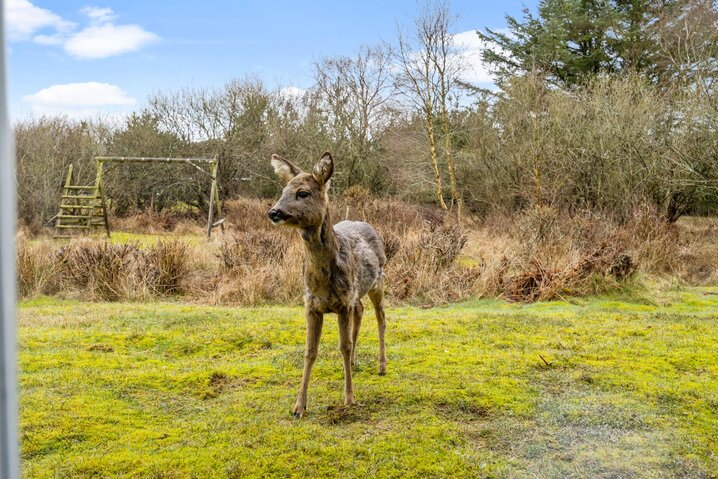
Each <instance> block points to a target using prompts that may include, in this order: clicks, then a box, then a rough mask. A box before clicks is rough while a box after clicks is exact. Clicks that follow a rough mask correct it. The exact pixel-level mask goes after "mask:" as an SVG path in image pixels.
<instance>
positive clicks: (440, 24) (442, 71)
mask: <svg viewBox="0 0 718 479" xmlns="http://www.w3.org/2000/svg"><path fill="white" fill-rule="evenodd" d="M424 15H425V17H428V19H429V20H431V22H432V23H431V25H432V28H433V29H434V30H435V32H436V33H435V36H436V46H435V47H434V48H432V49H431V50H430V54H431V59H432V63H433V66H434V68H435V69H436V73H437V76H438V79H439V91H438V100H439V101H438V104H439V123H440V124H441V134H442V137H443V140H444V158H445V160H446V166H447V167H448V170H449V187H450V191H451V201H452V206H453V205H454V204H455V205H456V215H457V218H458V219H459V221H461V217H462V216H463V208H464V203H463V198H462V196H461V194H460V193H459V187H458V182H457V179H456V165H455V164H454V156H453V154H452V148H451V122H450V118H449V108H448V102H449V98H450V95H451V92H452V90H453V89H454V87H455V86H456V84H457V81H458V80H459V75H460V73H461V64H460V63H459V62H458V61H457V60H458V58H459V56H458V52H457V51H455V50H456V45H455V41H454V34H453V33H451V32H450V29H451V27H452V24H453V22H454V20H455V17H453V16H452V15H451V11H450V9H449V4H448V2H446V1H441V2H438V3H436V4H435V5H434V7H433V9H432V8H431V7H430V6H428V4H427V7H426V9H425V11H424Z"/></svg>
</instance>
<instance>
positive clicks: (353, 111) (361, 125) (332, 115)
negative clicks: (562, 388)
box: [314, 47, 394, 186]
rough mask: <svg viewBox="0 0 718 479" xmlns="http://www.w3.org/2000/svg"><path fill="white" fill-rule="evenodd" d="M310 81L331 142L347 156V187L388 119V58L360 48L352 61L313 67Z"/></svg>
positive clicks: (332, 60)
mask: <svg viewBox="0 0 718 479" xmlns="http://www.w3.org/2000/svg"><path fill="white" fill-rule="evenodd" d="M314 78H315V88H316V90H317V92H318V94H319V96H320V99H321V102H322V103H323V104H324V105H325V108H326V111H327V116H328V122H329V124H330V126H331V130H332V133H333V135H334V140H335V141H336V142H337V143H338V144H339V146H340V148H341V150H344V152H345V153H347V156H348V160H349V168H348V170H347V176H346V179H347V180H346V186H350V185H351V184H353V183H355V181H354V178H355V172H356V170H357V168H359V166H360V163H361V162H363V161H365V160H366V159H367V157H368V156H369V154H370V150H371V146H372V139H373V137H374V136H375V134H376V132H378V131H381V130H382V129H383V128H384V127H385V126H386V124H387V122H388V120H389V118H390V116H391V111H392V108H391V98H392V96H393V89H394V88H393V84H392V81H391V76H390V71H389V56H388V54H387V52H386V51H385V50H384V49H382V48H377V47H363V48H361V49H360V50H359V52H358V53H357V54H356V55H355V56H353V57H346V56H339V57H332V58H325V59H322V60H320V61H318V62H317V63H315V65H314Z"/></svg>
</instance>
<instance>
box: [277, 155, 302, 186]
mask: <svg viewBox="0 0 718 479" xmlns="http://www.w3.org/2000/svg"><path fill="white" fill-rule="evenodd" d="M272 168H274V172H275V173H276V174H277V176H278V177H279V178H280V179H281V180H282V181H284V182H285V183H289V182H290V181H292V178H294V177H295V176H297V175H298V174H300V173H303V171H302V169H301V168H299V167H298V166H297V165H295V164H294V163H292V162H291V161H289V160H285V159H284V158H282V157H281V156H279V155H272Z"/></svg>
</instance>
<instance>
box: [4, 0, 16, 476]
mask: <svg viewBox="0 0 718 479" xmlns="http://www.w3.org/2000/svg"><path fill="white" fill-rule="evenodd" d="M4 3H5V2H4V0H0V477H1V478H3V479H17V478H18V477H19V471H20V456H19V451H18V442H17V441H18V418H17V415H18V406H17V363H16V361H17V359H16V358H17V355H16V352H15V347H16V342H17V339H16V335H15V301H16V296H15V281H16V278H15V218H16V214H15V155H14V154H13V148H14V146H13V143H12V138H11V135H10V125H9V118H8V107H7V96H6V71H5V13H4V12H5V8H4V7H5V5H4Z"/></svg>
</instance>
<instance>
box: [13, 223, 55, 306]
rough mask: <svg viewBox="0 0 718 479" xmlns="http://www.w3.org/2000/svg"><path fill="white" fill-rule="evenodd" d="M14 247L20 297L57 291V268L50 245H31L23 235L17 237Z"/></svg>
mask: <svg viewBox="0 0 718 479" xmlns="http://www.w3.org/2000/svg"><path fill="white" fill-rule="evenodd" d="M15 245H16V251H17V263H16V268H17V278H18V281H17V284H18V293H19V295H20V297H21V298H30V297H33V296H38V295H41V294H54V293H56V292H57V291H58V290H59V281H58V273H59V267H58V263H57V261H56V260H55V249H54V248H53V247H52V245H51V244H48V243H47V242H38V243H35V244H32V243H31V242H30V241H28V240H27V239H26V238H25V236H24V235H23V234H20V235H18V236H17V239H16V243H15Z"/></svg>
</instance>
